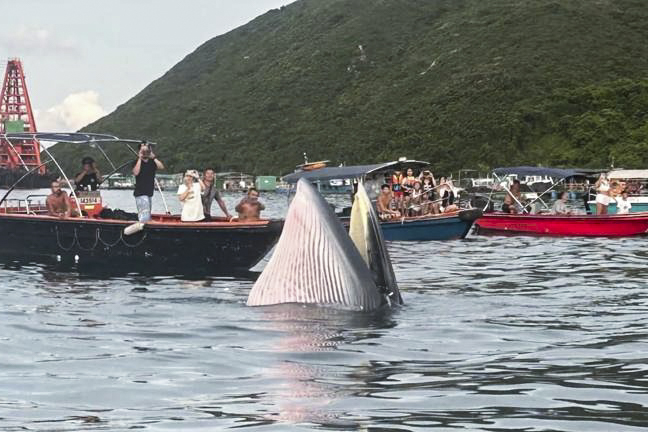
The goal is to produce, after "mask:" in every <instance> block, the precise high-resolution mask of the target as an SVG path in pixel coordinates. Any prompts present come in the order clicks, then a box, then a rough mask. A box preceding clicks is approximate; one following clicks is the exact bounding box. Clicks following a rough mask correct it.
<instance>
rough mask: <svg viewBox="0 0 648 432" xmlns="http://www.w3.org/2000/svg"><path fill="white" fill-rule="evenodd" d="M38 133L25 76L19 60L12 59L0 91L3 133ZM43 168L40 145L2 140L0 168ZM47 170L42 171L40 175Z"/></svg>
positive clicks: (1, 131) (0, 141)
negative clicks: (40, 166)
mask: <svg viewBox="0 0 648 432" xmlns="http://www.w3.org/2000/svg"><path fill="white" fill-rule="evenodd" d="M19 132H33V133H35V132H36V122H35V121H34V114H33V112H32V107H31V102H30V101H29V93H28V92H27V84H26V82H25V73H24V71H23V67H22V63H21V61H20V60H19V59H10V60H9V61H8V62H7V70H6V72H5V76H4V84H3V85H2V90H1V91H0V133H19ZM39 165H41V158H40V143H39V142H38V141H37V140H33V139H28V140H20V141H14V140H12V141H11V142H9V141H7V140H4V139H0V168H5V169H10V170H15V169H21V170H22V169H29V170H31V169H34V168H36V167H38V166H39ZM44 171H45V167H42V168H41V172H42V173H43V172H44Z"/></svg>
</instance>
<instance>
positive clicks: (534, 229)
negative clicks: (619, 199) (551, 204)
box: [475, 212, 648, 237]
mask: <svg viewBox="0 0 648 432" xmlns="http://www.w3.org/2000/svg"><path fill="white" fill-rule="evenodd" d="M475 227H476V232H477V233H478V234H495V235H538V236H582V237H630V236H638V235H644V234H646V233H648V212H646V213H630V214H627V215H542V214H541V215H533V214H508V213H499V212H496V213H485V214H484V215H483V216H482V217H480V218H479V219H477V221H476V222H475Z"/></svg>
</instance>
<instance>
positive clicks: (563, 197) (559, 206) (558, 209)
mask: <svg viewBox="0 0 648 432" xmlns="http://www.w3.org/2000/svg"><path fill="white" fill-rule="evenodd" d="M568 197H569V194H568V193H567V191H565V192H563V193H561V194H560V198H559V199H558V200H557V201H556V202H555V203H554V205H553V207H551V214H554V215H570V214H572V212H571V211H570V210H567V205H566V204H567V198H568Z"/></svg>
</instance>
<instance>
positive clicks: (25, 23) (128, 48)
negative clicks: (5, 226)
mask: <svg viewBox="0 0 648 432" xmlns="http://www.w3.org/2000/svg"><path fill="white" fill-rule="evenodd" d="M292 1H293V0H184V1H178V0H57V1H53V0H19V1H10V0H0V11H1V12H0V13H2V16H3V20H2V21H3V22H2V26H0V61H1V69H2V73H3V74H4V70H5V67H6V61H7V60H8V59H9V58H15V57H18V58H20V59H21V60H22V62H23V68H24V71H25V75H26V78H25V80H26V82H27V87H28V91H29V97H30V99H31V103H32V108H33V110H34V115H35V117H36V126H37V128H38V130H39V131H40V132H50V131H51V132H69V131H76V130H78V129H80V128H81V127H83V126H85V125H86V124H88V123H91V122H92V121H94V120H97V119H98V118H100V117H102V116H104V115H106V114H108V113H110V112H111V111H113V110H114V109H115V108H117V106H119V105H121V104H123V103H124V102H126V101H128V100H129V99H130V98H131V97H133V96H135V95H136V94H137V93H138V92H139V91H141V90H142V89H143V88H144V87H146V86H147V85H148V84H149V83H151V82H152V81H153V80H155V79H157V78H159V77H160V76H162V75H163V74H164V73H165V72H166V71H167V70H169V69H170V68H171V67H172V66H173V65H175V64H176V63H178V62H179V61H180V60H182V59H183V58H184V57H185V56H187V55H188V54H190V53H191V52H192V51H194V50H195V49H196V48H197V47H198V46H200V45H201V44H203V43H204V42H206V41H207V40H209V39H211V38H213V37H215V36H218V35H221V34H224V33H227V32H228V31H230V30H232V29H234V28H236V27H239V26H241V25H243V24H245V23H247V22H249V21H250V20H252V19H254V18H255V17H257V16H259V15H261V14H263V13H265V12H267V11H269V10H270V9H275V8H278V7H281V6H283V5H286V4H289V3H291V2H292ZM8 9H9V10H11V11H13V12H14V13H11V14H7V13H6V11H7V10H8Z"/></svg>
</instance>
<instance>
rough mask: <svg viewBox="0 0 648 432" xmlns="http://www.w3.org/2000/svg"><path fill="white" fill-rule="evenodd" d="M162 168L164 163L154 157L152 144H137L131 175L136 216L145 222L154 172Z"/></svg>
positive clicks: (149, 209) (149, 212)
mask: <svg viewBox="0 0 648 432" xmlns="http://www.w3.org/2000/svg"><path fill="white" fill-rule="evenodd" d="M158 169H164V164H163V163H162V162H161V161H160V160H159V159H158V158H157V157H155V153H153V148H152V146H151V145H150V144H149V143H147V142H141V143H140V145H139V154H138V158H137V161H136V162H135V166H134V167H133V175H134V176H135V192H133V195H134V196H135V205H137V218H138V219H139V221H140V222H142V223H146V222H148V221H150V220H151V206H152V198H153V191H154V189H155V173H156V171H157V170H158Z"/></svg>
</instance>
